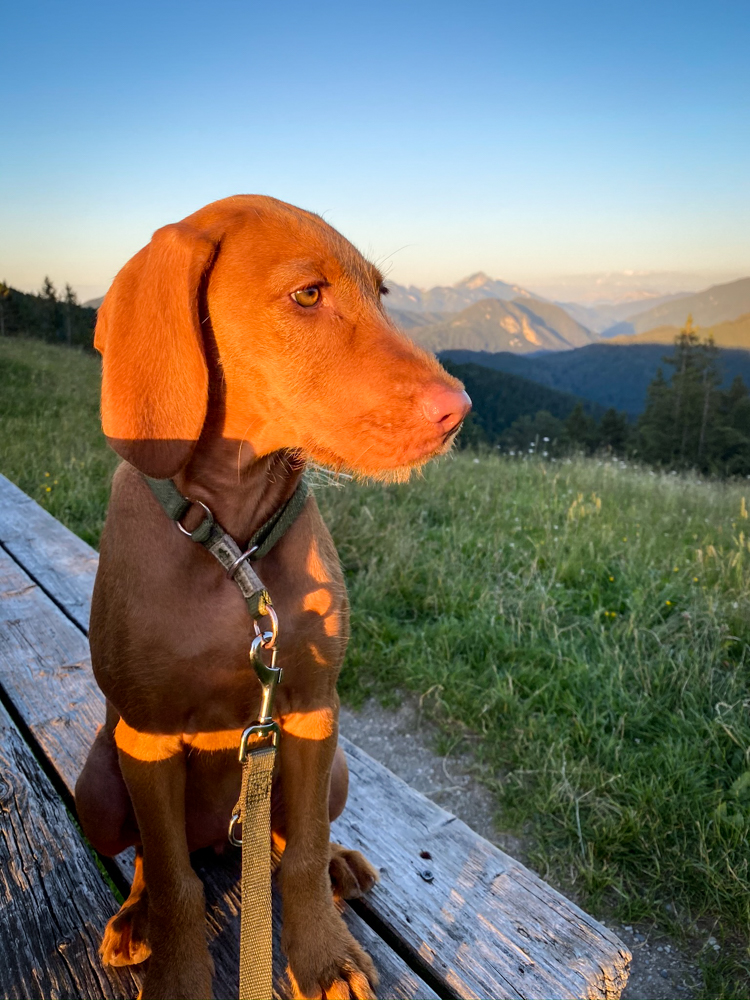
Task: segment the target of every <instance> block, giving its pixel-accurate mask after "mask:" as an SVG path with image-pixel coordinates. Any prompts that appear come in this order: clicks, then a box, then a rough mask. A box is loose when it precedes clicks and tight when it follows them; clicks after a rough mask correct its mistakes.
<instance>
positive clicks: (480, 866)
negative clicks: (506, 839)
mask: <svg viewBox="0 0 750 1000" xmlns="http://www.w3.org/2000/svg"><path fill="white" fill-rule="evenodd" d="M341 744H342V746H343V747H344V749H345V751H346V755H347V760H348V762H349V769H350V774H351V787H352V789H353V790H354V794H351V793H350V796H349V801H348V802H347V807H346V809H345V810H344V813H343V815H342V816H341V818H340V819H338V820H337V821H336V823H335V824H334V828H333V836H334V837H335V838H336V839H337V840H340V841H341V842H342V843H345V844H347V845H348V846H349V847H356V848H357V849H358V850H361V851H362V852H363V853H364V854H365V855H366V856H367V857H368V858H369V859H370V861H371V862H372V863H373V864H374V865H376V866H377V867H378V868H379V870H380V875H381V881H380V883H379V884H378V885H377V886H376V887H375V888H374V889H373V890H372V891H371V892H370V893H368V895H367V896H366V897H364V899H363V900H362V903H361V906H363V907H364V908H365V909H367V910H369V911H370V912H371V913H372V914H373V915H374V916H375V917H376V918H377V919H378V920H382V921H383V922H384V923H385V924H387V926H388V927H390V928H392V929H394V930H395V929H397V930H398V934H399V937H400V938H401V940H402V941H404V942H405V943H406V944H407V945H408V947H409V948H410V949H411V951H412V953H413V954H414V956H415V958H418V959H419V960H420V961H422V962H423V963H424V964H425V965H427V966H429V968H430V969H431V971H432V972H433V973H434V974H436V975H437V976H438V977H439V978H440V979H441V980H442V981H444V982H445V983H446V984H447V985H448V986H449V987H450V988H451V989H452V990H453V991H454V992H455V993H456V994H457V995H458V996H460V997H477V998H483V997H528V998H531V997H540V998H543V997H596V998H598V997H607V998H609V997H619V995H620V993H621V992H622V990H623V989H624V987H625V983H626V981H627V968H628V963H629V961H630V954H629V952H628V951H627V949H626V948H625V947H624V946H623V945H622V944H621V942H620V941H619V940H618V938H617V937H616V936H615V935H614V934H613V933H612V932H611V931H610V930H608V929H607V928H606V927H604V926H603V925H602V924H600V923H598V922H597V921H596V920H594V919H593V918H592V917H590V916H588V914H586V913H584V912H583V910H581V909H580V908H579V907H577V906H575V904H573V903H571V902H570V901H569V900H567V899H565V897H564V896H562V895H560V893H558V892H556V891H555V890H554V889H552V888H551V887H550V886H548V885H546V883H544V882H542V880H541V879H539V878H537V876H536V875H534V874H533V873H532V872H530V871H528V869H526V868H524V867H523V865H521V864H519V863H518V862H517V861H515V860H514V859H513V858H511V857H509V856H508V855H507V854H504V853H503V852H502V851H500V850H499V849H498V848H496V847H495V846H494V845H492V844H490V843H489V842H488V841H486V840H484V839H483V838H482V837H479V836H478V835H477V834H476V833H474V832H473V830H471V829H469V827H467V826H466V824H465V823H462V822H461V821H460V820H458V819H456V817H455V816H452V815H451V814H450V813H448V812H446V811H445V810H444V809H441V808H440V807H439V806H437V805H436V804H435V803H434V802H432V801H430V799H427V798H425V796H423V795H420V794H419V793H418V792H415V791H414V789H412V788H410V787H409V786H408V785H407V784H405V783H404V782H403V781H401V779H399V778H397V777H396V776H395V775H393V774H392V773H391V772H390V771H388V770H387V769H386V768H384V767H383V766H382V765H381V764H378V763H377V761H374V760H373V759H372V758H371V757H369V756H368V755H367V754H366V753H364V751H362V750H360V749H359V748H358V747H356V746H355V745H354V744H353V743H350V742H349V741H348V740H345V739H343V738H342V739H341ZM426 877H427V878H428V879H429V881H426Z"/></svg>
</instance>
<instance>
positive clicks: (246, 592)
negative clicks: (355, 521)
mask: <svg viewBox="0 0 750 1000" xmlns="http://www.w3.org/2000/svg"><path fill="white" fill-rule="evenodd" d="M143 479H144V480H145V482H146V484H147V485H148V487H149V489H150V490H151V492H152V493H153V495H154V497H156V499H157V501H158V502H159V506H160V507H161V509H162V510H163V511H164V513H165V514H166V515H167V517H168V518H169V519H170V520H171V521H174V522H175V523H176V524H177V527H178V528H179V529H180V531H181V532H182V533H183V534H184V535H187V536H188V538H190V539H192V541H194V542H198V544H199V545H202V546H203V547H204V548H206V549H208V551H209V552H210V553H211V555H212V556H214V558H216V559H217V560H218V561H219V562H220V563H221V564H222V566H223V567H224V569H225V570H226V571H227V576H228V577H229V578H230V579H233V580H234V582H235V583H236V584H237V586H238V587H239V588H240V590H241V591H242V595H243V597H244V598H245V600H246V602H247V607H248V611H249V612H250V614H251V615H252V617H253V619H254V620H257V619H258V618H263V617H264V616H265V615H267V614H269V611H268V609H269V608H270V607H271V598H270V597H269V595H268V591H267V590H266V588H265V587H264V586H263V584H262V583H261V581H260V578H259V577H258V574H257V573H256V572H255V570H253V569H252V567H250V566H248V563H249V562H255V560H257V559H262V558H263V556H265V555H268V553H269V552H270V551H271V549H272V548H273V547H274V545H276V543H277V542H278V541H279V540H280V539H281V538H282V537H283V536H284V535H285V534H286V532H287V531H288V530H289V529H290V528H291V526H292V525H293V524H294V522H295V521H296V520H297V518H298V517H299V515H300V514H301V513H302V508H303V507H304V506H305V501H306V500H307V496H308V493H309V487H308V485H307V480H306V479H305V477H304V476H302V478H301V479H300V481H299V483H298V485H297V488H296V489H295V491H294V493H292V495H291V497H289V499H288V500H287V501H286V503H284V504H282V505H281V507H279V508H278V509H277V510H276V511H274V513H273V514H272V515H271V516H270V517H269V518H268V520H267V521H265V523H264V524H262V525H261V526H260V527H259V528H258V530H257V531H256V532H255V533H254V534H253V536H252V538H251V539H250V541H249V542H248V545H247V548H246V550H245V551H244V552H243V551H242V550H241V549H240V547H239V545H238V544H237V542H236V541H235V540H234V539H233V538H232V536H231V535H230V534H228V533H227V532H226V531H225V530H224V528H223V527H222V526H221V525H220V524H219V522H218V521H217V520H216V518H215V517H214V515H213V514H212V512H211V511H210V510H209V508H208V507H207V506H206V504H204V503H203V502H202V501H201V500H191V499H190V498H189V497H186V496H183V494H182V493H180V491H179V490H178V489H177V487H176V486H175V484H174V481H173V480H172V479H152V478H151V477H150V476H145V475H144V476H143ZM195 504H197V505H198V506H199V507H202V508H203V511H204V516H203V520H202V521H201V522H200V524H199V525H198V527H197V528H195V529H194V530H193V531H188V530H187V528H183V526H182V519H183V518H184V517H185V515H186V514H187V512H188V511H189V510H190V508H191V507H193V506H194V505H195Z"/></svg>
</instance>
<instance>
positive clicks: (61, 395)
mask: <svg viewBox="0 0 750 1000" xmlns="http://www.w3.org/2000/svg"><path fill="white" fill-rule="evenodd" d="M100 378H101V366H100V364H99V361H98V359H97V358H96V357H95V356H94V355H92V354H88V353H84V352H83V351H79V350H76V349H75V348H69V347H57V346H54V345H51V344H45V343H42V342H41V341H37V340H20V339H19V340H17V339H12V338H2V339H0V472H2V473H3V475H5V476H7V477H8V478H9V479H12V480H13V482H14V483H16V484H17V485H18V486H20V487H21V489H22V490H24V492H26V493H28V494H29V496H31V497H33V498H34V499H35V500H36V501H37V502H38V503H40V504H41V505H42V506H43V507H45V508H46V509H47V510H48V511H49V512H50V513H51V514H53V515H54V516H55V517H56V518H58V519H59V520H60V521H62V522H63V523H64V524H66V525H67V526H68V527H69V528H70V529H71V530H72V531H75V532H76V534H78V535H80V536H81V538H84V539H85V540H86V541H87V542H88V543H89V544H90V545H97V544H98V542H99V536H100V534H101V530H102V526H103V525H104V514H105V511H106V509H107V503H108V500H109V484H110V479H111V477H112V473H113V472H114V470H115V468H116V466H117V458H116V456H115V455H114V454H113V453H112V452H111V451H110V450H109V449H108V448H107V445H106V443H105V441H104V438H103V436H102V432H101V429H100V426H99V382H100Z"/></svg>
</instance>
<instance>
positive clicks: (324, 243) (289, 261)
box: [95, 195, 471, 477]
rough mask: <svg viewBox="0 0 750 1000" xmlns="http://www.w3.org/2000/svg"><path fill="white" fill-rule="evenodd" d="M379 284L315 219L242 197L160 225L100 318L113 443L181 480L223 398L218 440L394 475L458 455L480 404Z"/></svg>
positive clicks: (151, 470) (105, 412)
mask: <svg viewBox="0 0 750 1000" xmlns="http://www.w3.org/2000/svg"><path fill="white" fill-rule="evenodd" d="M382 293H383V277H382V275H381V274H380V272H379V271H378V269H377V268H376V267H374V266H373V265H372V264H370V263H369V262H368V261H366V260H365V259H364V258H363V257H362V255H361V254H360V253H359V252H358V251H357V250H356V249H355V248H354V247H353V246H352V245H351V243H349V242H348V241H347V240H345V239H344V238H343V237H342V236H341V235H340V234H339V233H337V232H336V230H334V229H332V228H331V227H330V226H329V225H327V224H326V223H325V222H324V221H323V220H322V219H321V218H320V217H319V216H317V215H313V214H312V213H309V212H304V211H302V210H301V209H298V208H294V207H292V206H291V205H287V204H285V203H283V202H279V201H276V200H274V199H272V198H264V197H258V196H251V195H241V196H237V197H234V198H227V199H225V200H223V201H219V202H215V203H214V204H212V205H208V206H207V207H206V208H203V209H201V210H200V211H198V212H196V213H195V214H193V215H191V216H188V218H186V219H184V220H183V221H182V222H179V223H176V224H175V225H171V226H165V227H164V228H163V229H159V230H158V231H157V232H156V233H155V234H154V236H153V238H152V240H151V242H150V243H149V244H148V246H146V247H144V249H143V250H141V251H140V252H139V253H138V254H136V255H135V257H133V258H132V259H131V260H130V261H129V262H128V263H127V264H126V265H125V267H124V268H123V269H122V271H120V273H119V274H118V275H117V277H116V278H115V280H114V283H113V285H112V287H111V288H110V290H109V292H108V294H107V296H106V298H105V300H104V303H103V305H102V307H101V309H100V310H99V318H98V322H97V327H96V339H95V345H96V347H97V349H98V350H99V351H100V352H101V353H102V356H103V382H102V422H103V425H104V433H105V434H106V435H107V438H108V440H109V442H110V444H111V445H112V447H113V448H114V449H115V451H117V452H118V453H119V454H120V455H121V456H122V457H123V458H125V459H127V460H128V461H129V462H131V463H132V464H133V465H135V466H136V467H137V468H139V469H141V470H142V471H144V472H146V473H147V474H149V475H152V476H156V477H167V476H171V475H174V474H175V473H176V472H177V471H178V470H179V469H181V468H182V467H183V466H184V465H185V464H186V463H187V462H188V461H189V459H190V456H191V455H192V453H193V450H194V449H195V446H196V444H197V442H198V440H199V438H200V436H201V432H202V429H203V426H204V422H205V420H206V415H207V411H208V401H209V389H211V391H212V392H214V391H215V392H217V393H218V394H220V395H221V406H220V411H221V421H222V427H221V433H222V436H223V437H225V438H227V439H234V440H237V441H238V442H242V441H246V442H248V443H249V444H250V446H251V447H252V448H253V450H254V452H255V454H256V455H257V456H261V455H264V454H268V453H270V452H272V451H276V450H278V449H280V448H287V449H298V450H301V451H302V452H303V453H305V454H306V455H308V456H310V457H311V458H313V459H314V460H316V461H319V462H321V463H323V464H325V465H329V466H332V467H334V468H348V469H351V470H353V471H356V472H358V473H362V474H364V475H368V476H375V477H382V476H384V475H386V474H388V473H395V474H399V473H400V472H403V471H404V470H408V469H409V468H412V467H414V466H418V465H421V464H422V463H423V462H425V461H427V460H428V459H430V458H432V457H433V456H435V455H438V454H440V453H441V452H444V451H445V450H447V449H448V448H449V447H450V444H451V443H452V440H453V438H454V437H455V435H456V432H457V431H458V429H459V427H460V425H461V421H462V420H463V418H464V416H465V415H466V413H467V412H468V410H469V407H470V405H471V403H470V400H469V398H468V396H467V395H466V393H465V392H463V387H462V386H461V383H460V382H458V381H457V380H456V379H454V378H452V377H451V376H450V375H448V374H447V372H445V370H444V369H443V368H441V367H440V365H439V364H438V362H437V361H436V360H435V358H434V357H432V356H431V355H430V354H428V353H427V352H425V351H423V350H422V349H421V348H419V347H417V346H416V345H415V344H414V343H412V341H410V340H409V339H408V338H407V337H405V336H404V335H403V334H402V333H401V332H400V331H399V330H397V329H396V327H395V326H394V324H393V323H392V321H391V320H390V319H389V318H388V316H387V314H386V313H385V311H384V309H383V306H382V303H381V295H382Z"/></svg>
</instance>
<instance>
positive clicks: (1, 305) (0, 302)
mask: <svg viewBox="0 0 750 1000" xmlns="http://www.w3.org/2000/svg"><path fill="white" fill-rule="evenodd" d="M9 298H10V288H8V286H7V285H6V284H5V282H4V281H0V337H4V336H5V303H6V302H7V300H8V299H9Z"/></svg>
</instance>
